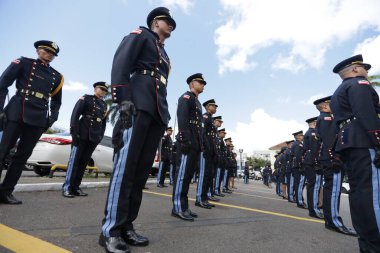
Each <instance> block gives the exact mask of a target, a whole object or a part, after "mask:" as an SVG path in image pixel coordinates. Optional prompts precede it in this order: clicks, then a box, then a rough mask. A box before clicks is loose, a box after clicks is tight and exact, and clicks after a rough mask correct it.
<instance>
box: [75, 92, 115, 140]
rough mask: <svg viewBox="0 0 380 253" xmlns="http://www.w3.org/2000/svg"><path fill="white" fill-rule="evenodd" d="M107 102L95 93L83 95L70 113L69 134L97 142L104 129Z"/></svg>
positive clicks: (100, 138)
mask: <svg viewBox="0 0 380 253" xmlns="http://www.w3.org/2000/svg"><path fill="white" fill-rule="evenodd" d="M106 114H107V104H106V102H104V100H103V99H99V98H98V97H97V96H95V95H83V96H82V97H81V98H80V99H79V100H78V102H77V103H76V104H75V106H74V109H73V112H72V114H71V121H70V129H71V134H73V135H77V134H78V135H79V136H80V139H81V140H86V141H91V142H93V143H99V142H100V141H101V140H102V138H103V136H104V131H105V130H106V122H107V120H106Z"/></svg>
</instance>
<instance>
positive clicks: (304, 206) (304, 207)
mask: <svg viewBox="0 0 380 253" xmlns="http://www.w3.org/2000/svg"><path fill="white" fill-rule="evenodd" d="M297 207H299V208H302V209H307V205H306V204H305V203H303V204H298V203H297Z"/></svg>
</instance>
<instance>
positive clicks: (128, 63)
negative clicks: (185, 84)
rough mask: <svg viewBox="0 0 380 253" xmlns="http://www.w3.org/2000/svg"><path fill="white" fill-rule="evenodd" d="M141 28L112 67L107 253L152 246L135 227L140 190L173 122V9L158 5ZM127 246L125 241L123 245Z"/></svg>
mask: <svg viewBox="0 0 380 253" xmlns="http://www.w3.org/2000/svg"><path fill="white" fill-rule="evenodd" d="M147 25H148V27H149V28H146V27H142V26H141V27H139V28H137V29H135V30H134V31H132V32H131V33H130V34H129V35H128V36H126V37H124V39H123V40H122V42H121V43H120V45H119V47H118V49H117V51H116V53H115V56H114V59H113V65H112V73H111V84H112V97H113V101H114V102H115V103H118V104H119V112H120V117H119V121H120V122H122V123H121V124H119V127H118V129H116V130H115V131H114V132H115V135H114V136H113V137H114V139H115V140H119V141H120V143H119V144H118V147H119V150H118V152H117V153H116V155H115V158H114V168H113V175H112V178H111V182H110V186H109V191H108V197H107V202H106V205H105V217H104V219H103V226H102V233H101V236H100V238H99V244H100V245H101V246H103V247H105V248H106V250H107V251H108V252H129V247H128V246H127V245H126V243H128V244H132V245H140V246H145V245H148V243H149V240H148V238H146V237H145V236H142V235H139V234H137V233H136V232H135V230H134V228H133V224H132V223H133V221H134V220H135V219H136V218H137V215H138V212H139V209H140V206H141V200H142V189H143V187H144V185H145V183H146V181H147V179H148V176H149V168H150V167H151V166H152V163H153V160H154V157H155V154H156V151H157V148H158V144H159V142H160V139H161V138H162V136H163V134H164V132H165V128H166V127H167V124H168V122H169V119H170V115H169V111H168V104H167V100H166V95H167V90H166V86H167V84H168V82H167V78H168V75H169V70H170V61H169V57H168V55H167V54H166V51H165V49H164V42H165V40H166V39H167V38H169V37H170V35H171V33H172V31H173V30H174V29H175V28H176V23H175V21H174V19H173V18H172V17H171V14H170V12H169V10H168V9H167V8H165V7H158V8H155V9H154V10H152V11H151V12H150V13H149V15H148V17H147ZM125 242H126V243H125Z"/></svg>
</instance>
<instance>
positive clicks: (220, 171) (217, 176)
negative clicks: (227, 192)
mask: <svg viewBox="0 0 380 253" xmlns="http://www.w3.org/2000/svg"><path fill="white" fill-rule="evenodd" d="M223 178H224V169H223V168H221V167H220V166H218V167H217V169H216V173H215V193H217V194H220V185H221V183H222V181H223Z"/></svg>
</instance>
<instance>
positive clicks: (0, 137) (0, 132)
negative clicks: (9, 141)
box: [0, 131, 3, 142]
mask: <svg viewBox="0 0 380 253" xmlns="http://www.w3.org/2000/svg"><path fill="white" fill-rule="evenodd" d="M2 139H3V131H0V142H1V140H2Z"/></svg>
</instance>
